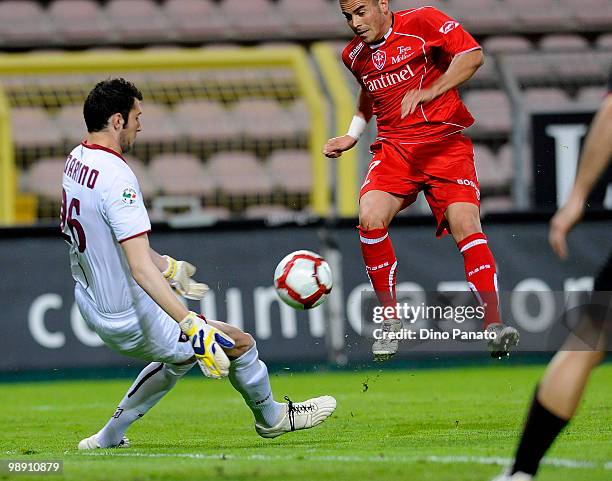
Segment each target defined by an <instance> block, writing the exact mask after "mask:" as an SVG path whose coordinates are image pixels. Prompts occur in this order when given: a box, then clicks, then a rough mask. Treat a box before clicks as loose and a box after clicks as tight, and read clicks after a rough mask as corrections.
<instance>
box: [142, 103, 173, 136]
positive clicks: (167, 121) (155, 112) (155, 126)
mask: <svg viewBox="0 0 612 481" xmlns="http://www.w3.org/2000/svg"><path fill="white" fill-rule="evenodd" d="M140 122H141V125H142V132H140V133H139V134H138V139H137V142H139V143H140V142H144V143H152V144H157V143H173V142H176V141H177V140H178V139H179V136H180V132H179V129H178V128H177V125H176V122H175V120H174V115H173V113H172V111H171V110H169V109H168V108H167V107H166V106H165V105H159V104H150V103H146V102H144V103H143V104H142V116H141V117H140Z"/></svg>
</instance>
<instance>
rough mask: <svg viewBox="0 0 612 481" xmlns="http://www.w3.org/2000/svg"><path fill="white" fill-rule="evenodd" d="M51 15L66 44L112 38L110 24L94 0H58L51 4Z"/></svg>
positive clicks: (90, 43) (90, 42) (96, 41)
mask: <svg viewBox="0 0 612 481" xmlns="http://www.w3.org/2000/svg"><path fill="white" fill-rule="evenodd" d="M49 16H50V17H51V19H52V20H53V23H54V24H55V27H56V29H57V31H58V35H59V37H60V38H61V40H62V42H63V43H64V44H66V45H74V44H75V43H77V44H88V45H95V44H100V43H108V42H109V41H111V40H112V35H111V28H110V24H109V22H108V20H107V19H106V17H105V16H104V14H103V13H102V10H101V9H100V8H99V7H98V2H96V1H94V0H56V1H55V2H53V3H52V4H51V5H50V6H49Z"/></svg>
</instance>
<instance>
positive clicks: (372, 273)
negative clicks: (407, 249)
mask: <svg viewBox="0 0 612 481" xmlns="http://www.w3.org/2000/svg"><path fill="white" fill-rule="evenodd" d="M359 240H360V241H361V254H362V255H363V261H364V262H365V266H366V270H367V272H368V276H369V277H370V281H371V282H372V287H373V288H374V292H375V293H376V297H378V302H380V305H381V306H383V307H388V306H393V307H395V304H396V299H395V269H396V267H397V259H396V258H395V251H394V250H393V244H392V243H391V239H389V234H388V232H387V229H385V228H381V229H370V230H365V229H363V228H362V227H359Z"/></svg>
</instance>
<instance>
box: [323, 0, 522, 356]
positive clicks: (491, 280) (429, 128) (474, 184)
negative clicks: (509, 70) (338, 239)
mask: <svg viewBox="0 0 612 481" xmlns="http://www.w3.org/2000/svg"><path fill="white" fill-rule="evenodd" d="M340 7H341V9H342V13H343V15H344V16H345V17H346V20H347V22H348V24H349V27H350V28H351V30H353V32H354V33H355V35H356V36H355V37H354V38H353V40H352V41H351V42H350V43H349V44H348V46H347V47H346V48H345V49H344V51H343V53H342V61H343V62H344V64H345V65H346V67H347V68H348V69H349V70H350V71H351V72H352V73H353V75H354V76H355V78H356V79H357V81H358V82H359V84H360V85H361V92H360V95H359V100H358V105H357V112H356V114H355V116H354V117H353V121H352V122H351V125H350V127H349V131H348V132H347V134H346V135H343V136H341V137H335V138H333V139H330V140H329V141H328V142H327V143H326V145H325V147H324V149H323V152H324V154H325V155H326V156H327V157H330V158H336V157H339V156H340V155H342V152H344V151H346V150H349V149H351V148H352V147H354V146H355V144H356V143H357V141H358V140H359V137H360V135H361V134H362V133H363V131H364V130H365V127H366V124H367V122H368V121H369V120H370V119H371V118H372V116H376V123H377V128H378V136H377V138H376V141H375V142H374V144H373V145H372V146H371V152H372V155H373V157H372V160H371V162H370V165H369V167H368V171H367V174H366V176H365V179H364V182H363V185H362V186H361V191H360V194H359V197H360V198H359V234H360V241H361V251H362V254H363V258H364V261H365V265H366V270H367V272H368V275H369V277H370V280H371V282H372V286H373V288H374V291H375V292H376V295H377V297H378V300H379V302H380V303H381V305H383V306H385V307H387V306H395V304H396V296H395V279H396V268H397V259H396V257H395V253H394V250H393V244H392V243H391V239H390V238H389V234H388V231H387V229H388V226H389V223H390V222H391V220H392V219H393V218H394V217H395V215H396V214H397V213H398V212H399V211H400V210H402V209H404V208H405V207H407V206H409V205H410V204H412V203H413V202H414V201H415V200H416V197H417V195H418V193H419V192H420V191H423V192H424V194H425V198H426V199H427V202H428V204H429V206H430V208H431V211H432V213H433V215H434V216H435V218H436V222H437V230H436V235H437V236H438V237H440V236H442V235H444V234H445V233H447V232H450V234H451V235H452V236H453V238H454V240H455V241H456V242H457V247H458V249H459V251H460V252H461V254H462V255H463V259H464V264H465V273H466V278H467V282H468V285H469V287H470V289H471V290H472V292H473V293H474V295H475V296H476V298H477V299H478V301H479V302H480V303H481V304H482V305H485V306H486V307H485V319H484V328H485V329H487V330H489V331H492V332H495V334H496V337H495V340H493V341H490V348H491V350H492V355H493V356H494V357H502V356H504V355H507V353H508V351H509V349H510V348H511V347H513V346H515V345H517V344H518V332H517V331H516V329H514V328H512V327H509V326H503V325H502V324H501V321H500V318H499V311H498V297H497V274H496V268H495V260H494V258H493V255H492V254H491V251H490V250H489V247H488V243H487V237H486V236H485V235H484V234H483V232H482V228H481V225H480V191H479V185H478V178H477V176H476V169H475V166H474V149H473V146H472V142H471V140H470V139H468V138H467V137H465V136H464V135H463V134H462V131H463V130H464V129H466V128H467V127H469V126H470V125H472V123H473V122H474V119H473V117H472V116H471V115H470V113H469V111H468V110H467V108H466V107H465V105H464V104H463V103H462V102H461V99H460V97H459V93H458V92H457V89H456V88H457V87H458V86H459V85H461V84H462V83H464V82H466V81H467V80H468V79H469V78H470V77H472V75H474V73H475V72H476V70H477V69H478V68H479V67H480V66H481V65H482V64H483V61H484V60H483V53H482V49H481V47H480V45H478V43H477V42H476V41H475V40H474V38H473V37H472V36H471V35H470V34H469V33H467V32H466V31H465V30H464V29H463V28H462V27H461V25H460V24H459V23H458V22H456V21H455V20H453V19H452V18H450V17H448V16H447V15H445V14H444V13H442V12H440V11H439V10H436V9H435V8H433V7H422V8H415V9H411V10H405V11H399V12H391V11H390V10H389V2H388V0H340ZM401 327H402V323H401V321H400V320H398V319H385V320H384V321H383V325H382V329H383V333H385V332H389V331H393V332H395V331H399V330H400V329H401ZM397 348H398V341H397V340H394V339H388V338H386V337H383V339H380V340H377V341H375V342H374V345H373V346H372V352H373V354H374V357H375V359H379V360H383V359H386V358H388V357H390V356H392V355H393V354H395V353H396V352H397Z"/></svg>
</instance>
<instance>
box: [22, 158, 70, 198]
mask: <svg viewBox="0 0 612 481" xmlns="http://www.w3.org/2000/svg"><path fill="white" fill-rule="evenodd" d="M65 164H66V158H65V157H52V158H44V159H39V160H37V161H36V162H35V163H34V164H33V165H32V166H31V167H30V170H29V171H28V172H27V174H26V176H25V177H24V186H23V187H24V190H25V191H26V192H31V193H33V194H36V195H38V196H40V197H42V198H43V199H45V200H50V201H52V202H61V200H62V175H63V172H64V165H65Z"/></svg>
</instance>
